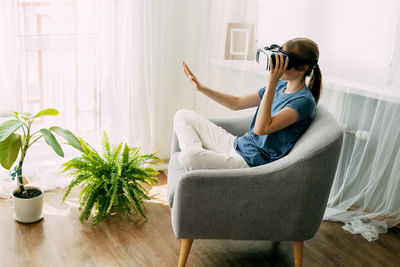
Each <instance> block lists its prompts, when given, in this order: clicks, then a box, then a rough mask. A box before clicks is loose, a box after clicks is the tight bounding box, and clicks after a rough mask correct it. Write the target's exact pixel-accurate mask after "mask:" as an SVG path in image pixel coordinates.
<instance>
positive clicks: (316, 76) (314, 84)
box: [307, 64, 322, 104]
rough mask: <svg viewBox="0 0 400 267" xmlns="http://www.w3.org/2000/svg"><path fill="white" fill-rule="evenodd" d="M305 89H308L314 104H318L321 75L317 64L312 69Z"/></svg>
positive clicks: (320, 91) (320, 90)
mask: <svg viewBox="0 0 400 267" xmlns="http://www.w3.org/2000/svg"><path fill="white" fill-rule="evenodd" d="M307 76H308V75H307ZM307 87H308V88H309V89H310V91H311V93H312V95H313V96H314V99H315V102H316V103H317V104H318V101H319V97H320V96H321V93H322V75H321V70H320V68H319V66H318V64H317V65H315V67H314V69H312V74H311V78H310V80H309V81H308V84H307Z"/></svg>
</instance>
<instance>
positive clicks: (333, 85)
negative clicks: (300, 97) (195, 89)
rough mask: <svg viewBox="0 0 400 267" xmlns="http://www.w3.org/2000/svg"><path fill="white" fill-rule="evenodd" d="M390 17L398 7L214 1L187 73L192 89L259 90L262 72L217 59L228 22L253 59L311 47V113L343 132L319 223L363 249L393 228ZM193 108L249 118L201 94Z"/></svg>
mask: <svg viewBox="0 0 400 267" xmlns="http://www.w3.org/2000/svg"><path fill="white" fill-rule="evenodd" d="M399 16H400V3H399V2H398V1H387V2H385V4H382V3H381V2H378V1H367V2H366V1H361V0H360V1H351V2H348V1H317V0H308V1H301V2H298V1H293V0H285V1H261V0H260V1H246V2H245V3H244V2H242V1H238V2H235V1H233V2H231V1H218V2H217V3H216V2H213V3H212V6H211V9H210V26H209V37H208V46H207V57H206V60H203V65H200V66H198V69H197V70H196V71H198V73H199V74H200V75H198V76H199V77H198V78H199V79H200V81H201V82H203V83H205V84H206V85H209V86H210V87H212V88H215V89H218V90H221V91H223V92H226V93H231V94H235V95H243V94H246V93H249V92H255V91H256V90H257V89H259V88H260V87H262V86H264V84H265V81H266V79H267V77H266V76H267V74H266V73H265V71H263V70H261V69H260V68H259V67H258V66H257V64H256V63H254V60H253V61H252V60H248V61H246V60H227V59H225V58H224V49H225V40H227V39H226V33H227V28H228V26H227V24H228V23H242V24H255V26H256V43H255V46H254V48H253V49H254V50H253V52H254V51H255V49H256V48H257V47H261V46H265V45H268V44H271V43H278V44H282V43H283V42H284V41H286V40H288V39H291V38H294V37H308V38H311V39H313V40H314V41H316V42H317V43H318V44H319V48H320V62H319V65H320V67H321V70H322V75H323V84H324V91H323V94H322V97H321V99H320V105H324V106H326V107H328V109H329V110H330V111H331V112H332V113H333V114H334V115H335V116H336V118H337V119H338V120H339V121H340V122H341V123H342V124H343V125H344V126H345V127H346V134H345V137H344V143H343V149H342V154H341V157H340V162H339V166H338V170H337V174H336V177H335V180H334V183H333V187H332V191H331V195H330V197H329V202H328V207H327V210H326V214H325V217H324V219H325V220H333V221H341V222H344V223H345V226H344V227H343V228H344V229H345V230H347V231H350V232H351V233H357V234H361V235H362V236H363V237H364V238H366V239H367V240H368V241H373V240H376V239H377V238H378V235H379V233H385V232H386V231H387V229H388V228H390V227H393V226H395V225H397V224H399V223H400V206H399V203H400V179H399V173H400V172H399V170H400V169H399V168H400V163H399V162H400V152H399V151H400V149H399V148H400V125H399V123H398V121H399V119H400V117H399V114H400V82H399V77H400V73H399V66H400V54H399V53H400V49H399V47H400V37H399V35H400V34H399V33H400V32H399V31H400V29H399ZM371 17H373V18H374V19H373V20H371ZM196 109H197V110H198V111H199V112H201V113H202V114H203V115H205V116H207V117H217V116H219V117H220V116H232V117H234V116H240V115H242V113H243V115H244V114H249V113H253V112H254V111H253V110H251V109H250V110H246V111H240V112H232V111H229V110H227V109H225V108H223V107H221V106H218V105H217V104H215V103H213V102H212V101H211V100H209V99H206V98H205V97H202V96H200V97H199V98H198V101H197V106H196ZM316 190H318V188H316Z"/></svg>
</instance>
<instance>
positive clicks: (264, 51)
mask: <svg viewBox="0 0 400 267" xmlns="http://www.w3.org/2000/svg"><path fill="white" fill-rule="evenodd" d="M279 54H283V59H284V60H286V57H288V58H289V64H288V66H287V68H286V69H287V70H289V69H291V68H292V67H294V66H301V65H310V66H311V67H314V65H316V64H317V63H316V62H310V61H309V60H305V59H301V58H298V57H296V56H295V55H293V54H291V53H289V52H286V51H283V50H282V47H281V46H279V45H277V44H273V45H271V46H266V47H264V48H259V49H258V50H257V52H256V61H257V63H258V64H260V65H261V66H265V69H266V70H269V69H270V65H269V59H270V58H271V59H272V65H273V66H275V62H276V56H277V55H279Z"/></svg>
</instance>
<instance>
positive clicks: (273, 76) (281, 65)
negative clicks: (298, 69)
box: [269, 54, 289, 84]
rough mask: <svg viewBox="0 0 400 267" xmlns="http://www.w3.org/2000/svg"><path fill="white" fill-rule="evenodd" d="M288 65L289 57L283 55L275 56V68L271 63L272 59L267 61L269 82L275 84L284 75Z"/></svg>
mask: <svg viewBox="0 0 400 267" xmlns="http://www.w3.org/2000/svg"><path fill="white" fill-rule="evenodd" d="M288 64H289V57H284V56H283V54H278V55H277V56H275V66H274V65H273V63H272V58H270V59H269V65H270V70H269V82H270V83H274V84H276V83H277V82H278V81H279V79H280V78H281V77H282V75H283V73H285V71H286V68H287V66H288Z"/></svg>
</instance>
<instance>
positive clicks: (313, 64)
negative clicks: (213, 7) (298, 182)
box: [174, 38, 322, 170]
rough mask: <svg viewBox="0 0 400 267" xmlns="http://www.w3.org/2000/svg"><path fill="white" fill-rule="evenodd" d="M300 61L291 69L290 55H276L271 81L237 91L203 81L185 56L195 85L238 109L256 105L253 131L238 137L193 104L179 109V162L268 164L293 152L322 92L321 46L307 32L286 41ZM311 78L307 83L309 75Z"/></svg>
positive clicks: (217, 166) (234, 165)
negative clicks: (228, 91) (249, 91)
mask: <svg viewBox="0 0 400 267" xmlns="http://www.w3.org/2000/svg"><path fill="white" fill-rule="evenodd" d="M282 50H283V51H284V52H288V53H290V55H291V56H293V58H295V59H296V62H303V63H304V62H307V64H302V65H294V66H293V67H291V68H290V69H287V66H288V63H289V58H288V57H284V55H283V54H278V56H276V60H275V61H276V62H275V66H274V65H273V62H272V59H270V61H269V64H270V71H269V79H268V83H267V86H265V87H264V88H261V89H260V90H259V91H258V93H252V94H249V95H245V96H241V97H236V96H233V95H228V94H224V93H221V92H218V91H215V90H212V89H210V88H207V87H206V86H204V85H202V84H201V83H200V82H199V81H198V79H197V78H196V77H195V76H194V75H193V73H192V72H191V71H190V69H189V67H188V66H187V65H186V64H185V63H184V62H183V68H184V72H185V74H186V76H187V77H188V78H189V80H190V81H191V82H192V84H193V85H194V87H195V88H196V89H197V90H198V91H200V92H202V93H203V94H205V95H206V96H208V97H210V98H211V99H213V100H215V101H216V102H218V103H219V104H221V105H224V106H226V107H227V108H230V109H232V110H240V109H245V108H251V107H256V106H258V108H257V111H256V113H255V114H254V118H253V121H252V123H251V126H250V130H249V132H247V133H246V134H244V135H243V136H240V137H237V136H233V135H232V134H230V133H228V132H226V131H225V130H224V129H222V128H221V127H218V126H217V125H215V124H213V123H212V122H210V121H208V120H206V119H204V118H202V117H201V116H199V115H198V114H196V113H195V112H193V111H190V110H179V111H178V112H177V113H176V114H175V117H174V130H175V133H176V135H177V138H178V142H179V146H180V148H181V154H180V156H179V162H180V164H181V165H182V166H184V167H185V169H187V170H191V169H224V168H246V167H254V166H259V165H263V164H266V163H269V162H272V161H274V160H277V159H280V158H282V157H283V156H285V155H287V154H288V153H289V151H290V150H291V149H292V147H293V146H294V144H295V142H296V141H297V139H298V138H299V137H300V136H301V135H302V134H303V133H304V132H305V130H306V129H307V128H308V126H309V125H310V124H311V121H312V119H313V118H314V114H315V107H316V104H317V103H318V100H319V97H320V94H321V85H322V82H321V80H322V79H321V71H320V69H319V66H318V57H319V50H318V46H317V44H316V43H315V42H313V41H312V40H310V39H307V38H295V39H292V40H289V41H287V42H286V43H285V44H284V45H283V46H282ZM310 75H311V78H310V80H309V82H308V85H307V84H306V77H307V76H310Z"/></svg>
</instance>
